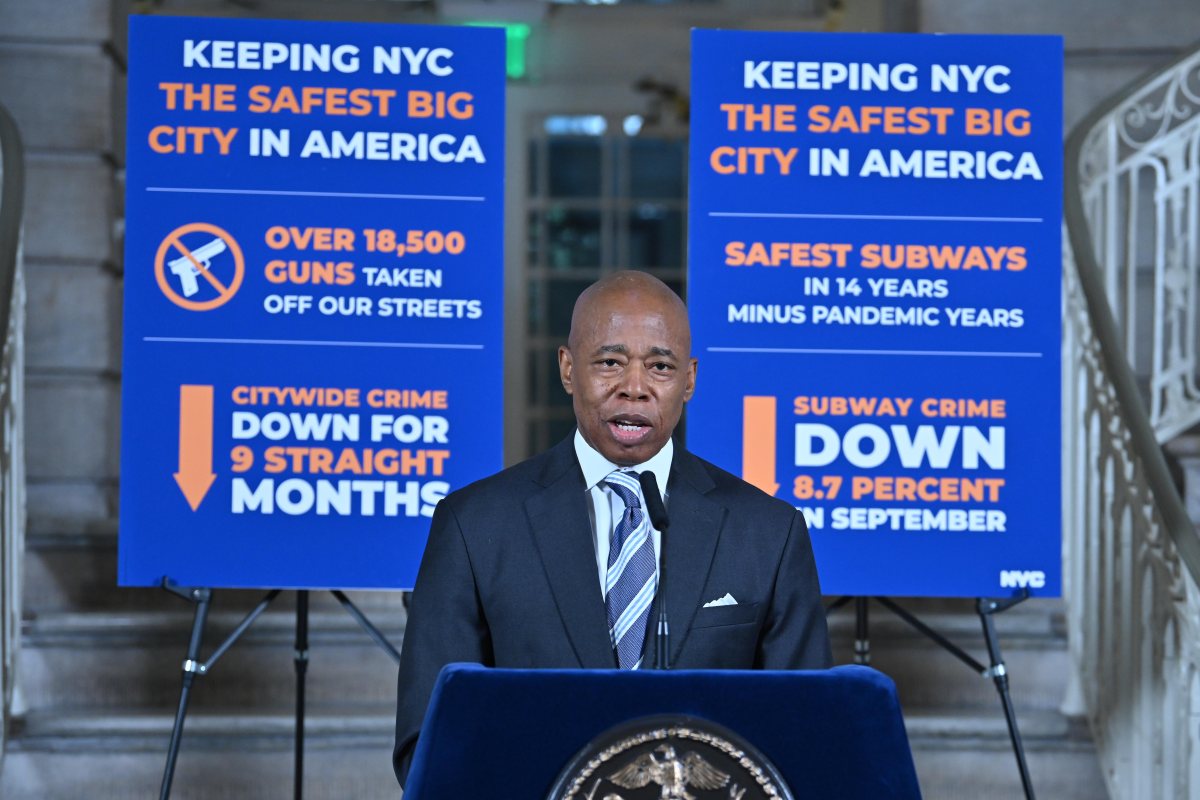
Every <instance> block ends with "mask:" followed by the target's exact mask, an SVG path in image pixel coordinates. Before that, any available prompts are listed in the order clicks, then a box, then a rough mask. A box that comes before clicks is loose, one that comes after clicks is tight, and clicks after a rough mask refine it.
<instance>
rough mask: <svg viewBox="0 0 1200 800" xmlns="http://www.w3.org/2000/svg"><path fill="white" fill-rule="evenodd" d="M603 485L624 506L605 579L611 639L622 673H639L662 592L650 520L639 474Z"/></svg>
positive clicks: (614, 476)
mask: <svg viewBox="0 0 1200 800" xmlns="http://www.w3.org/2000/svg"><path fill="white" fill-rule="evenodd" d="M604 483H605V485H607V486H608V488H610V489H612V490H613V492H614V493H616V495H617V497H619V498H621V502H623V503H624V504H625V513H623V514H622V515H621V518H620V520H618V521H617V524H616V527H615V529H614V530H613V535H612V540H611V542H610V543H609V547H608V571H607V573H606V574H605V578H604V607H605V609H606V610H607V611H608V634H609V636H610V637H611V639H612V644H613V649H614V650H616V652H617V662H618V663H619V664H620V666H621V669H637V668H638V667H640V666H641V665H642V643H643V642H644V641H645V639H646V622H647V621H648V620H649V618H650V604H651V603H652V602H653V601H654V592H655V590H656V589H657V586H658V577H657V575H656V574H655V572H656V570H655V564H654V541H653V539H651V537H650V520H649V518H648V517H647V515H646V511H645V509H644V508H643V507H642V487H641V486H640V485H639V484H638V475H637V473H636V472H625V471H621V470H616V471H614V472H612V473H611V474H609V476H608V477H607V478H605V479H604Z"/></svg>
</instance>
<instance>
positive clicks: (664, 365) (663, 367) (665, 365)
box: [650, 361, 674, 372]
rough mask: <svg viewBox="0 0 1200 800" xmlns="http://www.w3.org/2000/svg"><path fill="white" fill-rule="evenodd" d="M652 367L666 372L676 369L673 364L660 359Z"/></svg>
mask: <svg viewBox="0 0 1200 800" xmlns="http://www.w3.org/2000/svg"><path fill="white" fill-rule="evenodd" d="M650 369H653V370H656V371H658V372H666V371H667V370H669V369H674V367H673V366H671V365H670V364H668V363H666V362H665V361H659V362H658V363H656V364H651V365H650Z"/></svg>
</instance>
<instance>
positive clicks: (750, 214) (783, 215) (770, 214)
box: [708, 211, 1045, 222]
mask: <svg viewBox="0 0 1200 800" xmlns="http://www.w3.org/2000/svg"><path fill="white" fill-rule="evenodd" d="M708 215H709V216H710V217H743V218H747V219H874V220H899V221H902V222H913V221H929V222H1044V221H1045V220H1044V219H1043V218H1042V217H945V216H930V215H921V214H800V213H795V214H793V213H788V212H782V211H779V212H775V211H710V212H708Z"/></svg>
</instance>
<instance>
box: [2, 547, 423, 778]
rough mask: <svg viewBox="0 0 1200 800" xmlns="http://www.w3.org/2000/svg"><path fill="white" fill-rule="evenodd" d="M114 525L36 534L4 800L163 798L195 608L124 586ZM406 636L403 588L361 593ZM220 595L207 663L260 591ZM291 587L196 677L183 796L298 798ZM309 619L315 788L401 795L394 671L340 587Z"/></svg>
mask: <svg viewBox="0 0 1200 800" xmlns="http://www.w3.org/2000/svg"><path fill="white" fill-rule="evenodd" d="M115 575H116V535H115V530H113V529H111V528H110V529H103V527H102V528H101V529H100V530H93V531H91V532H88V533H82V534H70V535H64V534H61V533H55V532H48V531H41V532H39V531H37V530H36V529H35V530H31V531H30V533H29V536H28V542H27V555H26V592H25V623H24V627H23V641H22V651H21V660H20V665H19V670H20V692H21V708H19V709H18V711H19V712H20V716H19V718H18V719H17V720H16V722H15V724H14V726H13V728H12V731H11V736H12V738H11V739H10V741H9V748H8V752H7V754H6V756H5V758H4V761H3V767H2V769H0V797H3V798H5V799H6V800H8V799H9V798H12V800H26V798H28V799H29V800H32V799H33V798H38V800H58V799H59V798H62V800H68V799H70V800H75V799H76V798H82V797H87V798H95V799H96V800H117V798H121V799H122V800H123V799H124V798H146V797H156V796H157V795H158V789H159V783H160V781H161V779H162V770H163V764H164V761H165V755H166V750H167V742H168V740H169V736H170V731H171V725H172V720H173V715H174V710H175V707H176V705H177V703H178V700H179V688H180V665H181V663H182V660H183V656H184V654H185V652H186V647H187V638H188V634H189V631H190V628H191V624H192V608H193V607H192V606H191V605H190V604H189V603H187V602H185V601H184V600H182V599H180V598H178V597H175V596H174V595H171V594H168V593H166V592H164V591H161V590H156V589H119V588H117V587H116V586H115V585H114V584H115ZM349 594H350V596H351V598H352V599H353V600H354V602H355V603H356V604H358V605H359V607H360V608H361V609H362V610H363V611H364V612H366V614H367V615H368V617H370V618H371V620H372V621H373V622H374V623H375V624H376V625H377V626H379V627H380V629H381V630H382V631H383V632H384V634H385V635H387V636H388V638H389V639H391V640H392V641H393V642H394V643H397V644H398V643H399V642H400V640H401V638H402V636H403V629H404V612H403V607H402V605H401V603H400V597H399V595H398V594H394V593H377V592H352V593H349ZM261 595H262V593H261V592H252V591H233V590H229V591H217V592H215V593H214V602H213V610H212V613H211V614H210V616H209V623H208V628H207V630H206V637H205V643H204V646H203V647H202V649H201V652H202V657H203V658H208V657H209V655H210V654H211V653H212V651H213V650H214V648H215V647H216V646H217V645H218V644H219V643H220V642H221V640H222V639H223V638H224V637H225V635H226V634H228V632H229V631H231V630H232V629H233V627H234V626H235V625H236V624H237V623H238V622H239V621H240V620H241V618H242V616H243V615H244V613H245V612H246V611H248V610H249V609H250V608H251V607H253V605H254V604H255V603H256V602H257V601H258V600H259V598H260V597H261ZM294 597H295V595H294V594H292V593H284V594H281V595H280V596H279V598H278V599H277V600H276V601H275V603H274V604H273V605H272V607H271V609H270V610H268V611H267V612H266V613H264V614H263V616H262V617H261V618H259V620H258V621H257V622H256V623H255V624H254V626H253V627H252V628H251V629H250V630H249V632H248V633H247V634H246V635H245V637H244V638H243V639H242V640H241V641H239V642H238V643H237V644H236V645H235V646H234V647H233V648H232V649H230V650H229V651H228V653H226V654H225V655H224V656H223V657H222V658H221V659H220V660H219V661H218V662H217V664H216V665H215V666H214V668H213V671H212V672H211V673H210V674H209V675H206V676H204V677H202V678H200V679H199V680H198V681H197V684H196V687H195V688H194V689H193V692H192V701H191V706H190V710H189V714H188V721H187V726H186V728H185V733H184V737H183V745H182V748H181V751H180V757H179V763H178V768H177V770H176V778H175V784H174V789H173V792H172V797H174V798H181V799H184V798H251V797H253V798H276V797H279V798H283V797H291V796H292V783H293V763H294V761H293V730H294V718H293V713H294V708H295V673H294V667H293V662H292V652H293V647H294V631H295V611H294ZM311 600H312V602H311V611H310V615H309V656H310V661H309V667H308V680H307V695H308V698H307V711H308V720H307V725H306V727H305V731H306V737H307V747H306V757H305V771H306V779H305V796H306V797H310V798H314V800H316V799H317V798H377V797H378V798H385V797H398V796H399V794H400V791H399V788H398V787H397V786H396V783H395V777H394V776H393V775H392V769H391V746H392V737H393V725H394V722H393V720H394V716H393V715H394V712H395V702H396V669H395V666H394V664H393V662H392V661H391V659H390V658H389V657H388V656H387V655H386V654H385V653H384V652H383V651H382V650H381V649H380V648H379V647H378V646H376V645H375V644H374V643H373V642H372V641H371V640H370V639H369V638H368V637H367V635H366V634H365V633H364V632H363V631H362V630H361V629H360V628H359V627H358V625H357V624H356V623H355V622H354V620H353V619H351V618H350V616H349V615H347V614H346V613H345V611H344V610H343V609H342V608H341V606H340V605H339V604H338V603H337V602H336V601H335V600H334V599H333V598H332V597H331V596H329V595H328V594H322V593H316V592H314V593H313V594H312V596H311Z"/></svg>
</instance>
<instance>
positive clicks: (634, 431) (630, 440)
mask: <svg viewBox="0 0 1200 800" xmlns="http://www.w3.org/2000/svg"><path fill="white" fill-rule="evenodd" d="M608 429H609V430H610V431H611V432H612V435H613V438H614V439H616V440H617V441H618V442H620V443H621V444H627V445H628V444H638V443H639V442H641V441H642V440H644V439H645V438H646V437H648V436H649V435H650V432H651V430H652V426H651V425H650V422H649V420H647V419H646V418H645V417H641V416H638V415H630V416H617V417H613V418H612V419H610V420H608Z"/></svg>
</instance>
